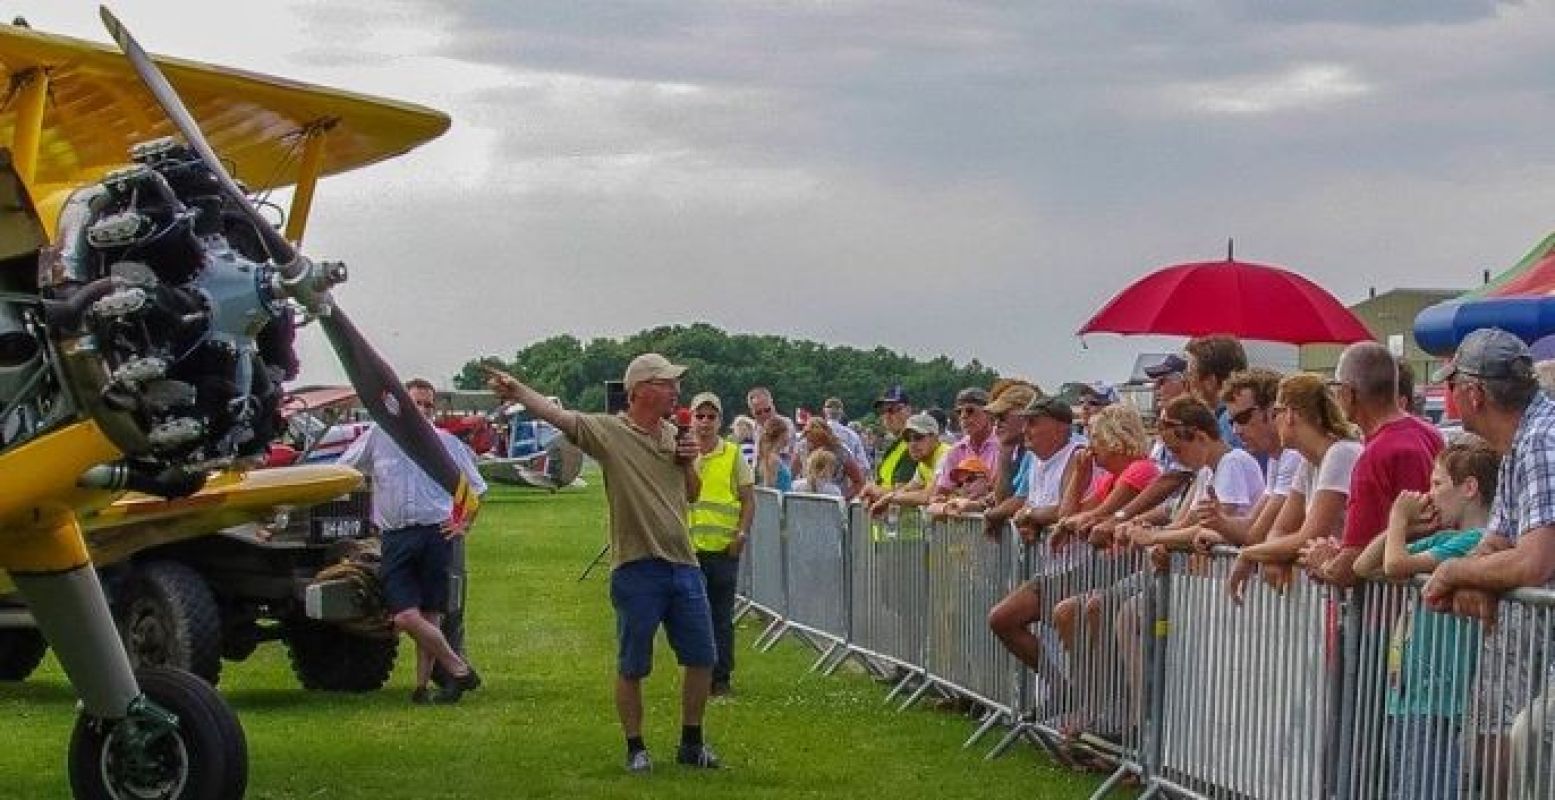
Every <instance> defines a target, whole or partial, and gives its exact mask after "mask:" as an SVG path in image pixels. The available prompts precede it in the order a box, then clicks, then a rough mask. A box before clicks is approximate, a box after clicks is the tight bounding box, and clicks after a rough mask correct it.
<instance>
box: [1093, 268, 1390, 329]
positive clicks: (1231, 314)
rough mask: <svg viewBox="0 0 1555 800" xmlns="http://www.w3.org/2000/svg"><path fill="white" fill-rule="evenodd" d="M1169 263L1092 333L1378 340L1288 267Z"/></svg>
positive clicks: (1101, 316) (1102, 315)
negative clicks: (1221, 334)
mask: <svg viewBox="0 0 1555 800" xmlns="http://www.w3.org/2000/svg"><path fill="white" fill-rule="evenodd" d="M1229 255H1230V254H1229V253H1228V254H1227V256H1228V257H1227V258H1226V260H1224V261H1202V262H1198V263H1194V264H1178V265H1176V266H1171V267H1163V268H1161V269H1159V270H1156V271H1155V272H1153V273H1151V274H1149V275H1146V276H1145V277H1143V278H1141V279H1139V280H1137V281H1135V282H1134V283H1133V285H1131V286H1129V287H1128V288H1126V289H1124V290H1123V291H1121V292H1119V293H1118V295H1117V296H1116V297H1114V298H1112V300H1111V301H1109V302H1108V303H1107V305H1105V306H1102V309H1101V310H1100V311H1098V312H1096V316H1094V317H1091V319H1090V321H1089V322H1087V323H1085V325H1084V326H1082V327H1081V328H1080V331H1079V332H1080V333H1081V334H1086V333H1096V332H1103V333H1121V334H1125V335H1127V334H1144V333H1152V334H1166V335H1177V336H1206V335H1210V334H1217V333H1225V334H1232V335H1234V336H1238V337H1240V338H1243V339H1261V340H1264V341H1270V342H1287V343H1289V344H1312V343H1317V342H1331V343H1337V344H1349V343H1350V342H1362V341H1371V340H1372V339H1373V337H1372V335H1371V331H1368V330H1366V326H1365V325H1364V324H1362V323H1361V321H1360V320H1359V319H1357V318H1356V316H1355V315H1354V314H1352V313H1350V310H1349V309H1347V308H1345V307H1344V306H1343V305H1342V304H1340V302H1339V301H1338V300H1336V299H1334V296H1333V295H1331V294H1329V293H1328V292H1327V291H1326V290H1324V289H1323V288H1322V287H1321V286H1318V285H1317V284H1315V283H1313V282H1312V281H1309V280H1307V279H1306V278H1303V277H1301V276H1300V275H1297V274H1296V273H1294V272H1291V271H1290V270H1287V269H1284V268H1283V267H1271V266H1267V265H1264V264H1252V263H1249V262H1245V261H1236V260H1234V259H1232V258H1230V257H1229Z"/></svg>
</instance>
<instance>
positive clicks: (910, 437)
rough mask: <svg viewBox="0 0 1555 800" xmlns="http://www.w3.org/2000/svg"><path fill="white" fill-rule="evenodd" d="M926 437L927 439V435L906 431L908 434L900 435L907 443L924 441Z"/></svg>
mask: <svg viewBox="0 0 1555 800" xmlns="http://www.w3.org/2000/svg"><path fill="white" fill-rule="evenodd" d="M927 437H928V434H927V433H919V432H917V431H908V432H906V433H904V434H902V438H903V439H906V440H907V441H909V442H916V441H918V440H919V439H924V438H927Z"/></svg>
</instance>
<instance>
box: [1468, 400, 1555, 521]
mask: <svg viewBox="0 0 1555 800" xmlns="http://www.w3.org/2000/svg"><path fill="white" fill-rule="evenodd" d="M1496 484H1497V488H1496V497H1495V500H1493V501H1491V504H1490V523H1489V524H1488V525H1486V526H1485V529H1486V531H1488V532H1492V533H1497V534H1500V535H1501V536H1505V537H1506V538H1508V539H1512V540H1516V539H1517V537H1519V536H1521V535H1523V534H1524V533H1527V532H1528V531H1531V530H1534V529H1535V528H1542V527H1544V526H1546V525H1555V402H1551V401H1550V400H1549V399H1548V398H1546V397H1545V396H1544V393H1543V392H1538V393H1536V394H1535V395H1534V397H1533V402H1531V403H1529V404H1528V407H1527V408H1525V409H1523V418H1522V421H1521V422H1519V423H1517V432H1516V433H1514V434H1512V449H1511V451H1510V452H1508V453H1507V454H1506V455H1505V456H1503V457H1502V458H1501V470H1500V472H1499V474H1498V477H1497V480H1496Z"/></svg>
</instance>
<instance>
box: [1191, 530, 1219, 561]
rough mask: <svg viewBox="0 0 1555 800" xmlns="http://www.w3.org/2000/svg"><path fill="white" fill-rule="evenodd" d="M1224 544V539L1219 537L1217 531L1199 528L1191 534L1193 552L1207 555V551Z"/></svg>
mask: <svg viewBox="0 0 1555 800" xmlns="http://www.w3.org/2000/svg"><path fill="white" fill-rule="evenodd" d="M1225 543H1226V537H1224V536H1221V535H1220V533H1219V532H1218V531H1214V530H1211V529H1210V528H1208V527H1203V526H1201V527H1200V528H1199V529H1198V531H1197V532H1195V533H1194V534H1193V549H1194V551H1195V552H1199V553H1204V554H1206V555H1207V554H1208V553H1209V551H1211V550H1213V549H1215V548H1216V547H1218V546H1220V545H1223V544H1225Z"/></svg>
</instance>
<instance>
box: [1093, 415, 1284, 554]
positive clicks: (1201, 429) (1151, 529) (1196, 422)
mask: <svg viewBox="0 0 1555 800" xmlns="http://www.w3.org/2000/svg"><path fill="white" fill-rule="evenodd" d="M1156 425H1157V429H1158V430H1159V431H1160V432H1161V437H1162V438H1163V439H1165V440H1166V445H1167V447H1170V448H1171V449H1172V454H1173V455H1175V456H1176V457H1177V460H1178V461H1181V462H1182V463H1183V465H1184V466H1186V467H1187V468H1189V469H1191V470H1194V471H1195V474H1194V478H1193V483H1191V484H1189V486H1188V493H1187V495H1186V497H1185V498H1184V500H1183V503H1182V504H1181V505H1180V506H1178V509H1177V515H1176V516H1175V517H1174V518H1173V519H1172V521H1171V522H1169V523H1167V524H1166V526H1165V527H1155V526H1152V525H1148V524H1143V523H1128V524H1125V525H1123V526H1120V527H1119V528H1118V536H1119V537H1127V538H1126V541H1127V542H1129V543H1130V544H1132V545H1134V546H1136V547H1142V548H1152V547H1162V548H1166V549H1178V550H1183V549H1187V548H1188V547H1190V546H1191V545H1192V543H1193V537H1194V535H1195V534H1196V533H1197V532H1198V525H1199V521H1200V520H1202V519H1204V518H1205V517H1206V516H1208V515H1218V516H1221V517H1246V516H1248V515H1249V514H1250V513H1252V510H1253V507H1254V506H1256V505H1257V504H1258V501H1259V499H1260V498H1262V497H1263V492H1264V484H1263V470H1262V469H1261V468H1260V467H1259V466H1258V462H1257V461H1255V460H1254V459H1253V457H1252V456H1251V455H1248V453H1247V451H1245V450H1238V449H1236V448H1233V447H1231V446H1230V445H1229V444H1227V443H1226V442H1225V441H1223V440H1222V439H1221V438H1220V425H1219V424H1218V423H1217V421H1216V420H1215V412H1214V411H1211V410H1210V407H1209V406H1208V405H1206V404H1205V403H1204V402H1203V401H1201V400H1199V399H1198V398H1196V397H1179V398H1177V399H1176V400H1173V401H1172V402H1170V403H1168V404H1167V405H1166V408H1165V409H1162V411H1161V416H1160V419H1159V420H1158V421H1157V424H1156ZM1120 540H1121V539H1120Z"/></svg>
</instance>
